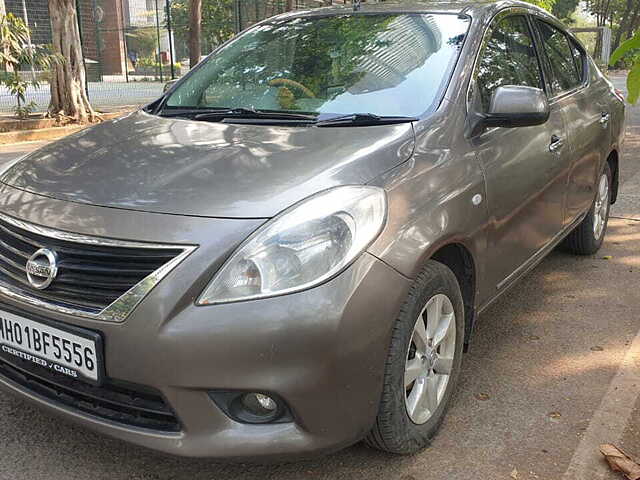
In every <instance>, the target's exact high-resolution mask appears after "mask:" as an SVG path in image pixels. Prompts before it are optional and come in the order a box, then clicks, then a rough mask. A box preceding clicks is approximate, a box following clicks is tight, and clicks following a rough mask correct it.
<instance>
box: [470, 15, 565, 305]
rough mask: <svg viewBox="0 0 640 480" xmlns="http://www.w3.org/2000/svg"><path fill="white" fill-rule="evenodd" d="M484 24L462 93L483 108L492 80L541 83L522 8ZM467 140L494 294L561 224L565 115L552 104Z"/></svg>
mask: <svg viewBox="0 0 640 480" xmlns="http://www.w3.org/2000/svg"><path fill="white" fill-rule="evenodd" d="M490 29H491V30H490V31H488V32H487V35H486V36H485V42H484V46H483V48H482V50H481V52H480V54H479V57H478V61H477V66H476V72H475V74H474V79H473V83H472V90H471V91H470V95H469V98H470V103H471V105H470V107H469V108H470V109H473V110H475V111H480V112H485V113H486V112H487V111H488V106H489V102H490V99H491V96H492V94H493V92H495V90H496V89H497V88H498V87H499V86H502V85H522V86H531V87H537V88H543V89H545V90H546V89H547V87H546V86H545V84H544V82H543V75H542V70H541V63H540V59H539V56H538V54H537V50H536V47H535V44H534V33H533V30H532V25H531V23H530V19H529V17H528V15H527V11H526V10H523V9H509V10H507V11H503V12H501V13H499V14H498V15H497V16H496V17H495V18H494V20H493V23H492V26H491V27H490ZM471 141H472V143H473V145H474V147H475V149H476V152H477V156H478V159H479V161H480V163H481V165H482V167H483V170H484V173H485V179H486V184H487V201H488V208H489V212H490V222H491V224H490V226H489V239H488V240H489V245H488V250H487V277H488V278H487V279H488V280H489V281H488V282H487V283H486V285H487V286H488V287H489V288H491V289H493V293H494V294H495V289H496V288H498V289H501V288H502V287H503V286H505V285H507V284H508V283H509V281H510V279H511V278H513V277H514V276H517V275H514V274H515V273H516V272H517V271H518V269H519V267H523V266H525V264H526V263H527V260H529V259H530V258H532V257H533V256H534V255H535V254H536V252H538V251H540V250H541V249H543V248H544V247H545V246H546V245H547V244H548V243H549V242H550V241H551V240H552V239H553V238H555V237H556V236H557V234H558V233H559V232H560V230H561V229H562V224H563V219H564V195H565V188H566V176H567V165H568V158H567V152H568V150H567V148H566V132H565V125H564V117H563V116H562V114H561V112H560V111H559V108H558V107H557V106H552V107H551V115H550V117H549V120H548V121H547V122H546V123H545V124H543V125H537V126H531V127H520V128H491V129H488V130H486V131H485V132H484V133H482V134H481V135H479V136H477V137H474V138H473V139H472V140H471ZM485 293H486V294H488V295H489V296H491V292H490V291H487V292H485Z"/></svg>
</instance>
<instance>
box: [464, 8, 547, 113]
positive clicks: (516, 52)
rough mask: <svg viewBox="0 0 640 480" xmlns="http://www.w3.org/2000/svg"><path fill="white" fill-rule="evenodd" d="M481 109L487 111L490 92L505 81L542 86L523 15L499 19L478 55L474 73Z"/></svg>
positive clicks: (512, 83)
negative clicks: (475, 74)
mask: <svg viewBox="0 0 640 480" xmlns="http://www.w3.org/2000/svg"><path fill="white" fill-rule="evenodd" d="M476 85H477V93H478V95H479V97H480V98H479V100H480V102H481V110H482V111H483V112H487V111H488V110H489V104H490V102H491V96H492V95H493V92H494V91H495V90H496V89H497V88H498V87H501V86H504V85H516V86H527V87H537V88H542V75H541V73H540V66H539V64H538V58H537V55H536V51H535V47H534V43H533V35H532V34H531V30H530V28H529V23H528V22H527V19H526V17H524V16H523V15H514V16H510V17H506V18H503V19H502V20H499V21H498V23H497V24H496V25H495V26H494V27H493V30H492V32H491V34H490V37H489V40H488V41H487V44H486V46H485V48H484V50H483V52H482V54H481V56H480V60H479V64H478V72H477V76H476Z"/></svg>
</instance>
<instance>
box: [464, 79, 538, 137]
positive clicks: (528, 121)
mask: <svg viewBox="0 0 640 480" xmlns="http://www.w3.org/2000/svg"><path fill="white" fill-rule="evenodd" d="M548 119H549V103H548V102H547V96H546V95H545V93H544V92H543V91H542V90H541V89H539V88H534V87H523V86H515V85H505V86H502V87H498V88H497V89H496V91H495V92H493V95H492V96H491V103H490V105H489V113H475V114H474V115H473V119H472V120H471V122H472V124H471V135H472V136H474V135H477V134H479V133H480V132H482V130H483V129H484V128H486V127H503V128H515V127H530V126H532V125H542V124H543V123H545V122H546V121H547V120H548Z"/></svg>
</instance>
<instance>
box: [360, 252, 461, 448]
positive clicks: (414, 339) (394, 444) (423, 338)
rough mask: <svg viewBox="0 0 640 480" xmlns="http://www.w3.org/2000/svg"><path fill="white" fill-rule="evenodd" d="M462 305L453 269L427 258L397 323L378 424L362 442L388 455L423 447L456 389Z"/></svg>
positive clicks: (459, 359) (385, 377)
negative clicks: (388, 453)
mask: <svg viewBox="0 0 640 480" xmlns="http://www.w3.org/2000/svg"><path fill="white" fill-rule="evenodd" d="M463 337H464V306H463V302H462V295H461V293H460V287H459V285H458V282H457V280H456V277H455V275H454V274H453V272H452V271H451V270H450V269H449V268H448V267H446V266H445V265H443V264H441V263H438V262H435V261H433V260H430V261H428V262H427V264H426V265H425V268H424V270H423V271H422V272H421V273H420V275H418V277H417V279H416V281H415V282H414V284H413V285H412V287H411V290H410V292H409V295H408V298H407V300H406V301H405V303H404V305H403V306H402V309H401V311H400V315H399V316H398V318H397V319H396V321H395V325H394V329H393V335H392V339H391V345H390V348H389V354H388V358H387V363H386V368H385V376H384V386H383V392H382V399H381V401H380V407H379V411H378V416H377V418H376V423H375V425H374V427H373V429H372V430H371V432H370V433H369V435H368V436H367V437H366V439H365V441H366V442H367V443H368V444H369V445H370V446H372V447H374V448H377V449H380V450H384V451H387V452H391V453H398V454H410V453H415V452H417V451H419V450H421V449H423V448H425V447H426V446H427V445H428V444H429V441H430V440H431V438H432V437H433V436H434V435H435V433H436V431H437V430H438V427H439V426H440V423H441V422H442V420H443V418H444V415H445V413H446V410H447V407H448V405H449V403H450V400H451V397H452V396H453V392H454V390H455V385H456V381H457V379H458V375H459V373H460V365H461V361H462V344H463V340H464V338H463Z"/></svg>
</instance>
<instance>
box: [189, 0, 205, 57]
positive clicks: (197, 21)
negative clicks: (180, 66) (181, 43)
mask: <svg viewBox="0 0 640 480" xmlns="http://www.w3.org/2000/svg"><path fill="white" fill-rule="evenodd" d="M201 24H202V0H189V66H190V68H193V67H195V66H196V65H197V64H198V62H199V61H200V57H201V56H202V44H201V41H200V38H201V36H202V25H201Z"/></svg>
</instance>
